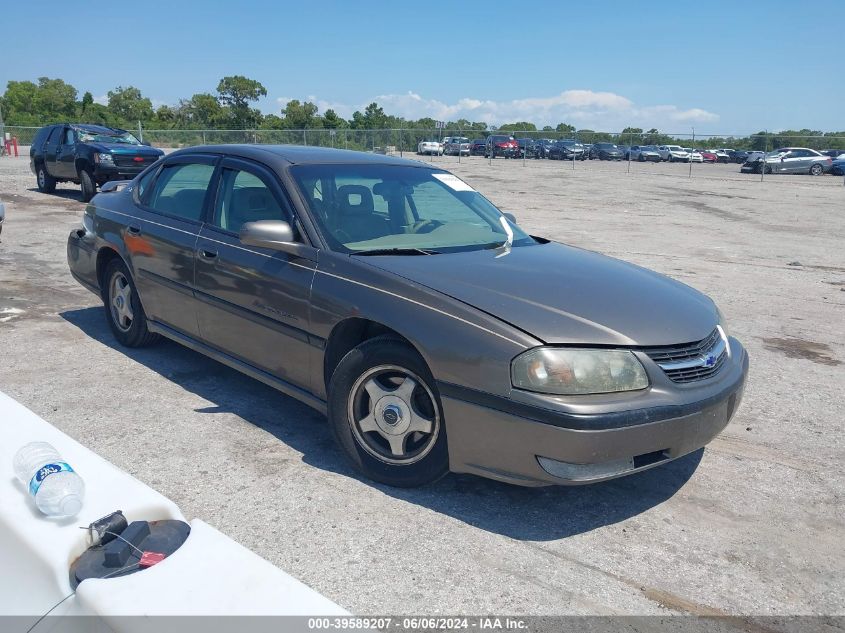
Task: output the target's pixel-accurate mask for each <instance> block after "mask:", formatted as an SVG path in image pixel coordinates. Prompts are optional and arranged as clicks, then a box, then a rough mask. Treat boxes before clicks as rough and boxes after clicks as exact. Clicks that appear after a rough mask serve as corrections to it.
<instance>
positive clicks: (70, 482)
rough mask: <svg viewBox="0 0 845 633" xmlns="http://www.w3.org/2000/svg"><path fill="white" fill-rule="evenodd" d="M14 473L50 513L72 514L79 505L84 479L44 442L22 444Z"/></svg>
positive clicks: (80, 504) (82, 493)
mask: <svg viewBox="0 0 845 633" xmlns="http://www.w3.org/2000/svg"><path fill="white" fill-rule="evenodd" d="M14 469H15V475H17V477H18V479H19V480H20V481H21V483H22V484H23V485H24V486H26V487H27V490H28V491H29V494H30V495H32V496H33V497H34V498H35V505H36V506H38V509H39V510H41V512H43V513H44V514H46V515H47V516H51V517H72V516H75V515H76V514H77V513H78V512H79V511H80V510H81V509H82V501H83V499H84V498H85V482H84V481H83V480H82V477H80V476H79V475H77V474H76V472H74V470H73V468H71V467H70V465H69V464H68V463H66V462H65V461H64V460H63V459H62V456H61V455H59V452H58V451H57V450H56V449H55V448H53V446H52V445H51V444H48V443H47V442H32V443H30V444H27V445H26V446H23V447H22V448H21V449H20V450H18V452H17V453H15V458H14Z"/></svg>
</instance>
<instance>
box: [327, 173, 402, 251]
mask: <svg viewBox="0 0 845 633" xmlns="http://www.w3.org/2000/svg"><path fill="white" fill-rule="evenodd" d="M389 233H390V225H389V223H388V220H387V218H386V217H382V216H381V215H380V214H377V213H376V212H375V207H374V205H373V194H372V192H371V191H370V189H369V187H366V186H364V185H342V186H340V187H338V188H337V217H336V218H335V222H334V234H335V237H337V238H338V239H339V240H340V241H341V242H350V241H351V242H361V241H364V240H370V239H374V238H377V237H382V236H384V235H388V234H389Z"/></svg>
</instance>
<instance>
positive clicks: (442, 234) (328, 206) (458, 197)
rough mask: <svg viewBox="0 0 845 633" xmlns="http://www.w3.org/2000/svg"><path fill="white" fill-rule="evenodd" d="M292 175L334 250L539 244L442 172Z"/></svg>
mask: <svg viewBox="0 0 845 633" xmlns="http://www.w3.org/2000/svg"><path fill="white" fill-rule="evenodd" d="M291 173H292V174H293V177H294V180H295V181H296V183H297V186H298V187H299V189H300V191H301V192H302V195H303V197H304V198H305V200H306V202H307V203H308V206H309V208H310V210H311V214H312V216H313V217H314V219H315V221H316V222H317V224H318V225H319V228H320V231H321V233H322V235H323V237H324V238H325V239H326V241H327V242H328V243H329V246H330V248H331V249H332V250H335V251H339V252H342V253H352V254H364V253H367V252H370V253H375V252H378V253H379V254H382V253H384V254H390V252H391V251H396V254H404V253H408V254H427V253H432V252H437V253H440V252H456V251H467V250H478V249H482V248H495V247H498V246H501V245H504V244H505V243H507V242H510V243H511V245H512V246H528V245H532V244H537V242H536V241H535V240H534V239H533V238H531V237H530V236H529V235H528V234H526V233H525V232H524V231H523V230H522V229H520V228H519V227H518V226H516V225H515V224H513V223H512V222H508V221H507V220H505V218H504V216H503V215H502V213H501V212H500V211H499V210H498V209H497V208H496V207H494V206H493V205H492V204H491V203H490V202H489V201H488V200H487V199H486V198H485V197H484V196H482V195H481V194H480V193H478V192H477V191H475V190H474V189H472V187H470V186H469V185H467V184H466V183H465V182H463V181H462V180H460V179H459V178H457V177H456V176H453V175H452V174H449V173H447V172H445V171H442V170H432V169H425V168H419V167H412V166H405V165H366V164H364V165H357V164H349V165H336V164H329V165H296V166H294V167H292V168H291ZM505 224H506V225H507V228H506V226H505ZM509 233H510V234H512V238H511V237H510V236H509Z"/></svg>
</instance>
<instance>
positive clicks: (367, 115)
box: [352, 102, 387, 130]
mask: <svg viewBox="0 0 845 633" xmlns="http://www.w3.org/2000/svg"><path fill="white" fill-rule="evenodd" d="M386 119H387V115H386V114H385V113H384V109H383V108H382V107H381V106H380V105H379V104H377V103H376V102H373V103H371V104H370V105H368V106H367V107H366V108H364V112H363V114H362V113H361V112H359V111H357V110H356V111H355V112H353V113H352V127H353V128H355V129H357V130H378V129H381V128H384V127H385V121H386Z"/></svg>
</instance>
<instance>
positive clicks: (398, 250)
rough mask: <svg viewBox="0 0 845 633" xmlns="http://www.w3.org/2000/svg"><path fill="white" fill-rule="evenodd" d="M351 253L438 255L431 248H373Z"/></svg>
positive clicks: (437, 252) (438, 252)
mask: <svg viewBox="0 0 845 633" xmlns="http://www.w3.org/2000/svg"><path fill="white" fill-rule="evenodd" d="M352 254H353V255H439V254H440V251H436V250H434V249H431V248H374V249H372V250H369V251H357V252H355V253H352Z"/></svg>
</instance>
